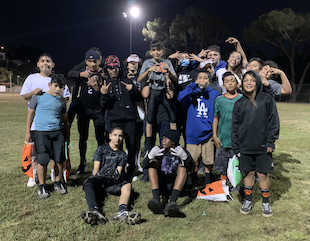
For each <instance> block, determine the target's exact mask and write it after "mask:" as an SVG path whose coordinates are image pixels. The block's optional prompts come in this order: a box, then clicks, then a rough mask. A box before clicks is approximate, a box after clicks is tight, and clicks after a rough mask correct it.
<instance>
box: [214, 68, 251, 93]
mask: <svg viewBox="0 0 310 241" xmlns="http://www.w3.org/2000/svg"><path fill="white" fill-rule="evenodd" d="M226 72H227V69H226V68H220V69H219V70H218V71H216V78H217V81H218V83H219V86H220V87H221V88H222V95H223V94H225V93H226V92H227V91H226V89H225V88H224V87H223V79H222V77H223V74H224V73H226ZM245 72H246V70H245V69H242V74H245ZM235 77H236V80H237V81H238V84H239V86H240V87H241V79H240V78H239V77H238V76H237V75H236V74H235Z"/></svg>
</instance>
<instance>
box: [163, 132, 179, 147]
mask: <svg viewBox="0 0 310 241" xmlns="http://www.w3.org/2000/svg"><path fill="white" fill-rule="evenodd" d="M180 135H181V134H180V132H179V131H177V130H166V131H165V132H164V134H163V136H165V137H168V138H169V139H170V140H171V141H172V142H173V143H174V144H179V140H180Z"/></svg>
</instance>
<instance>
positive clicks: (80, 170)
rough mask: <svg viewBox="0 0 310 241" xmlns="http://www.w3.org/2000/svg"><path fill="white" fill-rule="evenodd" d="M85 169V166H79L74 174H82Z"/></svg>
mask: <svg viewBox="0 0 310 241" xmlns="http://www.w3.org/2000/svg"><path fill="white" fill-rule="evenodd" d="M86 171H87V166H86V165H85V166H84V167H80V166H79V168H78V169H77V170H76V172H75V175H81V174H84V173H85V172H86Z"/></svg>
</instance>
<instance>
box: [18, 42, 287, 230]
mask: <svg viewBox="0 0 310 241" xmlns="http://www.w3.org/2000/svg"><path fill="white" fill-rule="evenodd" d="M227 42H228V43H230V44H234V45H235V47H236V50H235V51H233V52H231V53H230V55H229V58H228V60H227V62H225V61H223V60H221V54H220V48H219V46H215V45H212V46H210V47H208V48H207V49H206V50H204V49H203V50H202V51H201V52H200V53H199V54H198V55H195V54H188V53H180V52H176V53H174V54H172V55H170V56H169V59H170V60H168V59H164V58H163V56H164V46H163V44H162V43H161V42H159V41H152V42H151V44H150V51H149V53H150V55H151V57H152V58H150V59H148V60H146V61H144V63H143V64H142V61H141V59H140V58H139V56H138V55H137V54H131V55H130V56H129V57H128V58H127V59H126V60H125V65H124V66H125V67H126V68H127V69H125V70H124V66H123V64H122V63H121V62H120V60H119V59H118V57H117V56H115V55H110V56H108V57H106V58H105V59H104V60H103V57H102V54H101V51H100V50H99V49H98V48H91V49H89V50H88V51H87V52H86V53H85V61H84V62H82V63H81V64H79V65H77V66H75V67H74V68H73V69H72V70H71V71H70V72H69V74H68V78H69V79H70V80H71V83H73V91H72V101H71V105H70V108H69V110H68V115H67V112H66V108H65V103H66V98H67V97H69V95H70V94H69V93H68V91H67V89H68V88H67V86H66V85H65V79H64V77H63V76H62V75H56V74H52V68H53V67H54V63H53V61H52V58H51V57H50V56H49V55H47V54H42V55H41V56H40V58H39V60H38V63H37V66H38V67H39V69H40V73H38V74H32V75H30V76H28V77H27V79H26V80H25V83H24V85H23V88H22V91H21V95H22V96H23V97H24V98H25V99H26V100H29V101H30V102H29V105H28V108H29V112H28V116H27V127H26V141H27V142H29V141H30V140H33V141H34V143H35V149H36V159H37V163H38V164H37V168H35V170H36V172H37V176H38V179H39V188H38V194H39V197H40V198H46V197H48V196H49V192H48V190H47V187H46V182H45V180H46V173H47V171H46V170H47V165H48V163H49V161H51V165H52V169H53V170H54V173H55V184H54V189H55V190H56V191H57V192H58V193H59V194H65V193H67V190H66V186H65V183H64V181H63V180H64V179H63V177H62V173H63V172H62V171H63V167H64V160H65V158H64V142H65V141H67V142H69V141H70V126H71V124H72V122H73V120H74V118H75V116H77V123H78V132H79V151H80V165H79V167H78V169H77V172H76V174H82V173H84V172H85V171H86V167H87V165H86V159H85V155H86V148H87V139H88V129H89V122H90V119H92V120H93V122H94V127H95V133H96V139H97V142H98V148H97V150H96V152H95V155H94V158H93V163H94V165H93V171H92V174H91V176H90V177H89V178H87V179H86V180H85V181H84V184H83V189H84V191H85V197H86V201H87V204H88V207H89V211H85V212H83V213H82V218H83V220H84V221H85V222H87V223H89V224H92V225H94V224H98V223H105V222H107V218H106V217H105V215H104V212H103V211H102V205H101V202H100V198H104V197H105V196H106V194H107V193H110V194H115V195H120V199H119V208H118V212H117V213H116V214H115V216H114V217H113V220H119V221H123V222H125V223H128V224H136V223H138V222H139V221H140V219H141V214H140V213H138V212H132V211H130V207H129V206H130V205H129V200H130V195H131V189H132V187H131V184H130V182H131V181H134V180H136V179H137V177H136V169H137V168H138V170H139V171H142V168H141V167H140V152H141V151H140V142H141V137H142V135H143V132H144V133H145V145H144V153H145V157H144V160H143V168H144V169H143V173H144V175H143V177H142V178H141V180H142V181H148V180H149V181H150V184H151V189H152V198H151V199H150V200H149V202H148V204H147V205H148V207H149V209H150V210H151V211H152V212H153V213H155V214H161V213H163V214H164V215H165V216H168V217H180V216H182V213H181V211H180V209H179V206H178V204H177V202H176V201H177V199H178V197H179V196H180V194H181V192H182V191H183V190H184V188H185V187H186V186H187V187H188V186H190V187H192V186H193V185H195V183H196V182H195V181H196V180H195V179H197V171H198V168H199V163H200V161H201V162H202V163H203V166H204V173H205V184H209V183H211V181H212V170H213V169H214V170H216V171H218V172H220V173H221V174H222V175H221V178H222V179H226V170H227V164H228V159H229V158H231V157H232V156H233V155H234V154H235V155H237V156H238V157H239V160H240V169H241V171H242V172H243V173H244V188H243V190H244V194H245V199H244V202H243V205H242V207H241V210H240V212H241V213H243V214H248V213H249V212H250V210H251V209H252V206H253V204H252V188H253V185H254V176H255V173H257V175H258V178H259V185H260V188H261V192H262V199H263V204H262V208H263V215H264V216H271V215H272V211H271V207H270V204H269V185H270V181H269V173H270V172H271V170H272V165H273V164H272V158H271V153H272V152H273V150H274V149H275V146H274V142H275V140H276V139H277V138H278V134H279V118H278V114H277V108H276V104H275V100H274V95H279V94H289V93H290V92H291V89H290V85H289V81H288V79H287V78H286V75H285V74H284V72H283V71H281V70H278V68H277V66H275V63H272V62H266V63H261V60H260V59H259V58H253V59H251V60H250V61H249V63H247V60H246V56H245V54H244V52H243V50H242V48H241V45H240V43H239V41H238V40H236V39H235V38H229V39H228V40H227ZM141 64H142V67H141ZM245 64H246V66H245ZM275 74H279V75H280V77H281V80H282V85H280V84H279V83H277V82H276V81H274V80H271V79H270V78H271V77H274V75H275ZM43 79H44V82H43ZM44 92H45V93H44ZM33 123H34V124H35V126H32V124H33ZM144 130H145V131H144ZM157 132H158V134H159V141H160V146H156V145H155V140H156V133H157ZM181 134H182V136H183V139H184V147H181V146H180V145H179V141H180V136H181ZM254 136H255V138H254ZM123 139H125V142H126V149H127V153H125V152H124V151H123V150H122V149H123ZM54 162H56V164H55V163H54ZM30 181H32V182H33V181H34V180H29V181H28V184H29V182H30ZM27 186H33V185H32V184H31V183H30V184H29V185H27ZM160 195H163V196H164V197H169V196H170V201H169V202H168V199H167V200H166V201H164V202H163V204H162V203H161V202H160ZM163 205H164V206H163Z"/></svg>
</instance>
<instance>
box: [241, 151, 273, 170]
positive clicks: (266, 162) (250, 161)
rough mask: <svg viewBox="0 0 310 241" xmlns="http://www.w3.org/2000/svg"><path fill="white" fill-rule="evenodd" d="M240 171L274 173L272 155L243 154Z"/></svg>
mask: <svg viewBox="0 0 310 241" xmlns="http://www.w3.org/2000/svg"><path fill="white" fill-rule="evenodd" d="M239 161H240V170H241V171H243V172H250V171H256V172H260V173H269V172H271V171H272V165H273V164H272V154H271V153H265V154H241V157H240V158H239Z"/></svg>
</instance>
